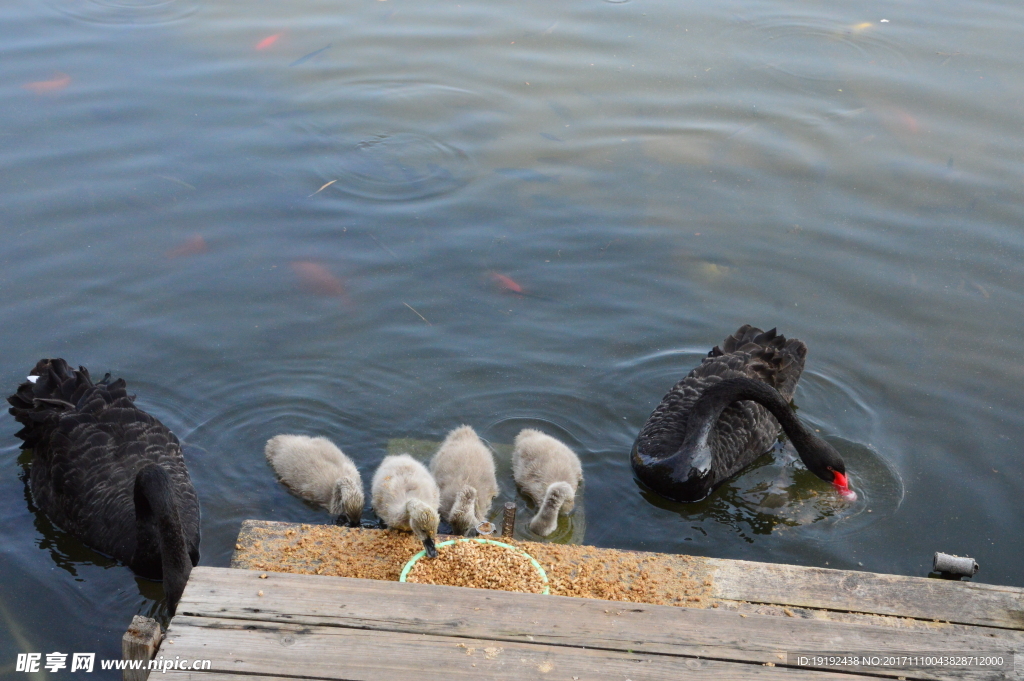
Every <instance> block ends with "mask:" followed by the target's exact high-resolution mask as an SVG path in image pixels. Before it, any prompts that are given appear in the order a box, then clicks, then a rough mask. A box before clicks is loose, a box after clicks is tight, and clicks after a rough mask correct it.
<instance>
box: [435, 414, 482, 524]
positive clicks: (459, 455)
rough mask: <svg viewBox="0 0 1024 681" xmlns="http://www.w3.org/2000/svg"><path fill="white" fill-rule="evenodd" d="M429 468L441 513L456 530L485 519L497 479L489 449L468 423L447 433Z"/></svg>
mask: <svg viewBox="0 0 1024 681" xmlns="http://www.w3.org/2000/svg"><path fill="white" fill-rule="evenodd" d="M430 472H431V473H432V474H433V476H434V479H435V480H436V481H437V485H438V487H439V488H440V491H441V517H442V518H444V519H445V520H446V521H447V522H448V524H450V525H451V526H452V530H453V531H454V532H455V533H456V534H466V533H467V532H469V531H470V530H471V529H473V528H475V527H476V526H477V525H478V524H480V523H482V522H483V521H485V520H487V515H488V513H489V512H490V510H491V502H492V500H493V499H494V497H495V495H497V494H498V480H497V477H496V476H495V474H494V457H493V456H492V455H491V450H489V449H488V448H487V446H486V445H484V443H483V442H482V441H481V440H480V438H479V436H477V434H476V431H474V430H473V428H472V427H471V426H460V427H459V428H456V429H455V430H453V431H451V432H450V433H448V436H447V437H446V438H445V440H444V442H442V443H441V447H440V449H438V450H437V454H435V455H434V458H433V459H431V460H430Z"/></svg>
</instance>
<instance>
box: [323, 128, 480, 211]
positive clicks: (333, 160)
mask: <svg viewBox="0 0 1024 681" xmlns="http://www.w3.org/2000/svg"><path fill="white" fill-rule="evenodd" d="M471 170H472V163H471V162H470V160H469V157H468V156H467V155H466V154H465V152H463V151H462V150H461V149H459V148H457V147H454V146H452V145H450V144H446V143H444V142H441V141H439V140H436V139H433V138H431V137H429V136H427V135H423V134H420V133H415V132H398V133H381V134H377V135H373V136H370V137H366V138H363V139H361V140H359V141H358V142H354V143H353V142H337V143H336V144H335V145H334V150H333V153H331V154H330V155H328V156H327V157H326V160H323V161H322V162H321V165H320V174H321V175H322V176H323V178H324V181H325V182H329V181H330V180H335V179H336V180H338V181H337V182H336V183H335V184H334V185H332V187H331V189H332V190H338V191H342V192H345V193H347V194H351V195H354V196H358V197H360V198H364V199H373V200H377V201H414V200H417V199H425V198H429V197H433V196H439V195H441V194H447V193H449V192H452V191H455V190H456V189H458V188H460V187H462V186H463V185H465V184H466V183H467V182H469V180H470V178H471V176H472V172H471Z"/></svg>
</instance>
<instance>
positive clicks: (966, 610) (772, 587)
mask: <svg viewBox="0 0 1024 681" xmlns="http://www.w3.org/2000/svg"><path fill="white" fill-rule="evenodd" d="M705 560H706V561H707V565H708V567H709V569H710V571H711V573H712V581H713V583H714V587H713V594H714V596H716V597H718V598H722V599H730V600H737V601H747V602H753V603H775V604H780V605H791V606H800V607H806V608H821V609H828V610H839V611H847V612H863V613H874V614H879V615H895V616H898V617H912V618H918V619H926V620H938V621H948V622H956V623H960V624H970V625H976V626H985V627H1001V628H1006V629H1017V630H1024V589H1020V588H1017V587H1010V586H995V585H991V584H978V583H975V582H957V581H947V580H941V579H924V578H921V577H904V576H901V575H883V574H877V573H873V572H857V571H854V570H830V569H827V568H813V567H801V566H798V565H781V564H774V563H773V564H768V563H755V562H750V561H745V560H724V559H720V558H708V559H705Z"/></svg>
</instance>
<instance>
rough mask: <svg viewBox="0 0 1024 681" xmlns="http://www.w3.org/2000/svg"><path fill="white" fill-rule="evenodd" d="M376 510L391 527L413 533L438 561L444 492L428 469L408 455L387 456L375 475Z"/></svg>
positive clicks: (373, 488)
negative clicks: (438, 512)
mask: <svg viewBox="0 0 1024 681" xmlns="http://www.w3.org/2000/svg"><path fill="white" fill-rule="evenodd" d="M371 497H372V504H373V510H374V512H376V514H377V515H378V516H380V518H381V520H383V521H384V522H385V523H387V526H388V527H390V528H392V529H396V530H406V531H411V532H412V533H413V535H414V536H415V537H416V538H417V539H418V540H420V541H421V542H423V546H424V548H426V550H427V555H428V556H431V557H434V556H436V555H437V550H436V549H435V548H434V537H436V536H437V525H438V523H439V522H440V517H439V516H438V514H437V508H438V506H439V505H440V503H441V492H440V491H439V490H438V488H437V483H436V482H434V478H433V477H432V476H431V475H430V471H428V470H427V468H426V466H424V465H423V464H421V463H420V462H419V461H417V460H416V459H414V458H412V457H411V456H409V455H408V454H398V455H396V456H386V457H384V460H383V461H382V462H381V464H380V466H378V467H377V471H376V472H375V473H374V474H373V482H372V484H371Z"/></svg>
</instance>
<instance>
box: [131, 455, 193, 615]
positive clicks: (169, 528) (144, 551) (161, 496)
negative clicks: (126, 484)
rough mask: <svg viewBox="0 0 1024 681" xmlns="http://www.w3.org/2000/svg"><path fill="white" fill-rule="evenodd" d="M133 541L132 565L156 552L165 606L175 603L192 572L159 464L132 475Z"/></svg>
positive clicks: (170, 488)
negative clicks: (133, 479) (134, 531)
mask: <svg viewBox="0 0 1024 681" xmlns="http://www.w3.org/2000/svg"><path fill="white" fill-rule="evenodd" d="M135 524H136V544H135V557H134V558H133V560H132V563H133V564H141V563H144V562H150V561H152V555H153V553H154V552H159V557H160V565H161V570H162V575H163V582H164V594H165V596H166V598H167V608H168V610H169V611H170V613H171V614H174V609H175V607H176V606H177V605H178V600H179V599H180V598H181V594H182V592H183V591H184V590H185V583H186V582H188V576H189V574H190V573H191V572H192V561H191V560H190V558H189V554H188V548H187V546H186V544H185V533H184V532H183V531H182V525H181V517H180V516H179V514H178V505H177V503H176V502H175V499H174V488H173V484H172V481H171V476H170V475H168V473H167V471H166V470H164V469H163V468H162V467H161V466H158V465H156V464H148V465H146V466H145V467H144V468H143V469H142V470H140V471H139V472H138V474H137V475H136V476H135Z"/></svg>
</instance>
